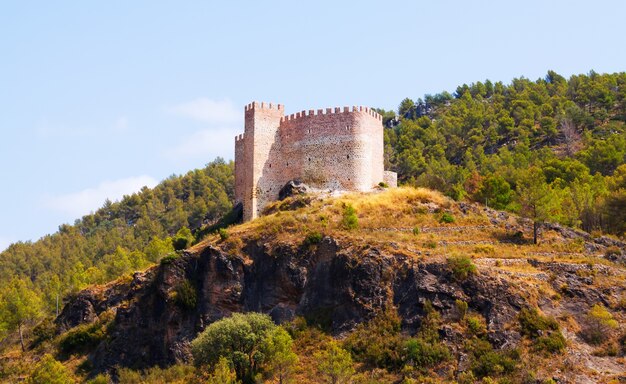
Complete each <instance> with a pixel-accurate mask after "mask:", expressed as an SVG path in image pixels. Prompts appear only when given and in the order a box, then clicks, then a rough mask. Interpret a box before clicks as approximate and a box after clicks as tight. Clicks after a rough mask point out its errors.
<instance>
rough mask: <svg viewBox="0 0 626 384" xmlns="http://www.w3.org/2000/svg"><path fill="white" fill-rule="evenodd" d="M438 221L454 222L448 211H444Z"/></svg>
mask: <svg viewBox="0 0 626 384" xmlns="http://www.w3.org/2000/svg"><path fill="white" fill-rule="evenodd" d="M439 221H440V222H442V223H446V224H450V223H454V216H452V214H450V213H448V212H444V213H443V215H441V219H439Z"/></svg>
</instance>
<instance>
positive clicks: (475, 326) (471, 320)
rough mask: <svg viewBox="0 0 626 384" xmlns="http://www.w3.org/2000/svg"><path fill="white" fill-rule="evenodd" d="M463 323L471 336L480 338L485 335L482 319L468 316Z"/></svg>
mask: <svg viewBox="0 0 626 384" xmlns="http://www.w3.org/2000/svg"><path fill="white" fill-rule="evenodd" d="M465 323H466V324H467V329H468V330H469V332H470V334H472V335H475V336H482V335H484V334H486V333H487V326H486V325H485V322H484V320H483V318H482V317H480V316H477V315H473V316H468V317H467V318H466V319H465Z"/></svg>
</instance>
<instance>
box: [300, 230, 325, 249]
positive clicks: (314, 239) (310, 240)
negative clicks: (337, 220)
mask: <svg viewBox="0 0 626 384" xmlns="http://www.w3.org/2000/svg"><path fill="white" fill-rule="evenodd" d="M323 237H324V236H322V234H321V233H319V232H317V231H313V232H309V233H308V234H307V235H306V237H305V238H304V245H306V246H310V245H313V244H319V243H320V242H321V241H322V238H323Z"/></svg>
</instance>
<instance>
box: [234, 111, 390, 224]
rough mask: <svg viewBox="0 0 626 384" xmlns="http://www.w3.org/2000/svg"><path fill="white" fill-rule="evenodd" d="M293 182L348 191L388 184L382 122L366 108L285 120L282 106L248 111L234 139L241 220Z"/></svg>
mask: <svg viewBox="0 0 626 384" xmlns="http://www.w3.org/2000/svg"><path fill="white" fill-rule="evenodd" d="M294 179H299V180H301V181H302V182H304V183H306V184H308V185H310V186H312V187H315V188H320V189H329V190H346V191H368V190H371V189H372V188H373V187H374V186H375V185H376V184H378V183H379V182H381V181H383V180H387V179H388V176H385V174H384V170H383V126H382V117H381V116H380V115H379V114H378V113H376V112H375V111H373V110H371V109H370V108H366V107H352V108H349V107H343V108H326V109H325V110H322V109H318V110H317V111H315V110H309V111H302V112H299V113H296V114H292V115H289V116H284V107H283V106H282V105H280V104H278V105H272V104H265V103H257V102H255V103H252V104H249V105H248V106H246V108H245V132H244V134H243V135H239V136H237V137H236V139H235V199H236V201H238V202H242V203H243V205H244V220H250V219H252V218H254V217H257V216H258V215H259V214H260V213H261V211H262V210H263V208H264V207H265V206H266V205H267V204H268V203H270V202H272V201H275V200H277V199H278V192H279V191H280V189H281V188H282V187H283V186H284V185H285V184H286V183H287V182H288V181H290V180H294Z"/></svg>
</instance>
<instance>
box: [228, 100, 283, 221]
mask: <svg viewBox="0 0 626 384" xmlns="http://www.w3.org/2000/svg"><path fill="white" fill-rule="evenodd" d="M283 115H284V107H283V106H282V105H280V104H276V105H273V104H271V103H269V104H266V103H258V102H253V103H251V104H248V105H247V106H246V107H245V129H244V134H243V135H240V136H238V137H237V138H236V140H235V178H236V179H235V200H236V202H241V203H243V212H244V218H243V219H244V221H248V220H252V219H254V218H255V217H257V216H258V215H259V213H260V209H261V208H263V207H264V206H265V205H266V204H267V202H269V201H271V200H273V199H271V200H270V199H269V196H267V191H269V190H270V189H275V188H276V187H274V186H270V185H265V184H267V179H268V178H267V177H264V175H267V174H268V173H270V168H271V158H272V157H273V154H272V152H275V151H276V150H277V146H278V145H279V143H278V128H279V126H280V120H281V118H282V117H283ZM275 192H276V193H278V191H275Z"/></svg>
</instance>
